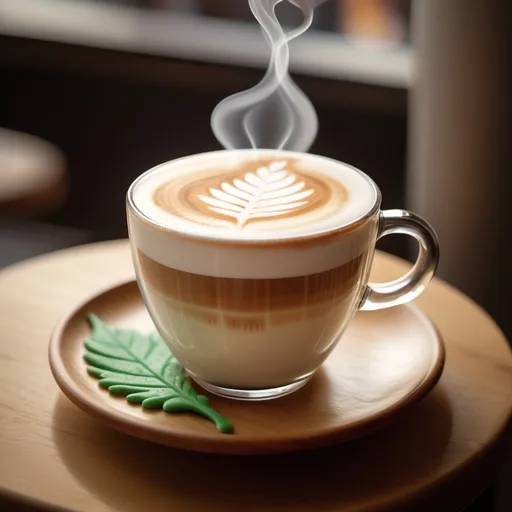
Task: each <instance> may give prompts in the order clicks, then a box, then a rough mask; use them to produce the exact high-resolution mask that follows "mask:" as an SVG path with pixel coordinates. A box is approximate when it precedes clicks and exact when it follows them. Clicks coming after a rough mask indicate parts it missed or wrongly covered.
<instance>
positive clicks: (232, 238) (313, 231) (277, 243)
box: [128, 150, 379, 279]
mask: <svg viewBox="0 0 512 512" xmlns="http://www.w3.org/2000/svg"><path fill="white" fill-rule="evenodd" d="M254 154H255V153H254V151H253V150H249V151H219V152H213V153H204V154H201V155H196V156H193V157H187V158H184V159H179V160H175V161H173V162H170V163H167V164H163V165H161V166H159V167H157V168H155V169H153V170H151V171H148V173H146V174H144V175H143V176H142V177H141V178H139V180H137V181H136V182H135V183H134V185H132V187H131V189H130V191H129V193H128V228H129V231H130V238H131V239H132V242H133V244H134V246H135V247H136V248H137V249H139V250H140V251H142V252H143V253H144V254H145V255H146V256H148V257H149V258H151V259H153V260H154V261H155V262H157V263H160V264H161V265H165V266H167V267H170V268H174V269H177V270H181V271H184V272H190V273H195V274H202V275H206V276H213V277H229V278H248V279H264V278H268V279H273V278H281V277H294V276H303V275H309V274H315V273H317V272H323V271H325V270H330V269H333V268H336V267H338V266H340V265H343V264H345V263H347V262H349V261H352V260H354V259H355V258H357V257H359V256H360V255H361V254H362V253H364V252H365V251H367V249H368V247H372V246H374V244H375V240H376V237H377V229H378V218H379V217H378V210H377V209H376V208H375V209H374V206H378V202H379V195H378V192H377V189H376V187H375V185H373V183H372V182H371V181H370V180H369V179H368V178H366V177H365V176H364V175H362V174H360V173H359V172H358V171H356V170H354V169H353V168H351V167H350V166H346V165H344V164H341V163H339V162H336V161H334V160H330V159H327V158H323V157H318V156H312V155H304V154H298V153H293V152H285V151H278V152H277V151H260V152H258V157H259V159H268V158H275V160H279V159H281V160H282V159H300V162H302V163H303V168H304V169H305V171H304V172H305V173H306V172H307V170H308V169H312V170H313V172H314V173H316V174H315V179H317V178H318V176H319V175H320V177H321V176H323V175H325V176H326V177H327V180H326V182H329V181H328V180H331V182H335V183H337V184H339V188H338V189H337V190H338V191H342V190H346V196H345V202H343V201H342V200H341V201H340V202H341V204H342V206H343V207H342V208H340V209H339V211H338V210H336V209H331V206H332V204H333V203H332V202H329V201H331V200H333V196H328V201H324V200H325V197H323V202H322V201H320V202H321V205H320V208H319V209H320V210H321V209H324V208H327V209H328V210H329V212H330V215H328V216H327V217H325V218H323V219H319V220H317V221H315V222H303V221H304V220H305V219H304V217H308V218H310V217H309V216H310V215H313V214H314V211H313V214H312V213H311V212H306V214H305V215H300V214H299V215H297V216H295V215H291V216H287V218H286V219H284V220H276V219H273V220H272V221H270V222H264V223H263V224H264V226H263V227H262V224H260V222H259V221H258V222H255V223H253V224H252V228H251V223H249V224H248V225H247V226H243V228H242V229H236V227H235V228H234V227H233V221H232V220H231V219H229V218H226V219H222V221H223V222H224V224H220V223H218V222H217V220H218V218H216V217H215V219H216V220H215V221H214V222H212V223H211V224H209V225H205V224H202V223H200V222H198V223H194V222H190V221H189V220H187V219H184V218H182V217H180V216H178V215H174V214H172V213H169V212H168V211H167V210H164V209H162V208H160V207H159V206H158V205H157V204H155V203H154V202H153V193H154V191H155V190H157V189H158V187H159V186H161V185H162V184H163V183H165V182H167V181H168V180H169V179H170V178H172V177H178V176H184V175H186V173H193V174H195V173H198V172H204V171H205V170H206V171H208V170H209V169H211V170H212V171H217V172H218V170H219V168H220V169H222V168H223V169H225V172H227V173H229V172H230V170H233V169H238V168H239V167H240V164H241V163H243V162H244V161H249V162H250V161H251V159H253V158H254ZM244 159H245V160H244ZM298 172H299V173H300V172H301V171H300V170H299V171H298ZM285 178H286V177H285ZM307 179H309V175H308V177H307ZM188 182H190V180H189V181H188ZM336 186H337V185H333V188H335V187H336ZM210 188H211V187H210ZM299 192H300V190H299ZM292 193H296V192H292ZM341 199H343V198H341ZM334 200H335V201H338V200H340V197H337V196H335V197H334ZM295 202H298V203H300V202H302V201H301V200H299V201H295ZM335 204H337V203H335ZM370 211H372V215H368V213H369V212H370ZM299 213H300V212H299ZM362 218H364V221H361V222H356V221H358V219H362ZM277 223H281V224H280V226H281V229H279V230H278V229H277V228H275V227H274V225H275V224H277ZM283 226H284V227H283ZM344 226H347V227H346V228H344ZM246 228H247V229H246ZM249 228H251V229H249ZM260 228H261V229H260ZM372 250H373V248H372Z"/></svg>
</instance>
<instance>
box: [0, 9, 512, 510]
mask: <svg viewBox="0 0 512 512" xmlns="http://www.w3.org/2000/svg"><path fill="white" fill-rule="evenodd" d="M505 5H506V2H505V1H500V0H487V1H485V2H484V1H483V0H450V1H449V2H447V1H445V0H414V1H412V2H411V1H409V0H386V1H385V0H327V1H326V2H324V3H323V4H321V5H320V6H319V7H318V8H317V9H316V13H315V18H314V23H313V26H312V27H311V28H310V30H308V32H307V33H306V34H304V35H303V36H301V37H300V38H298V39H297V40H295V41H294V42H293V43H292V45H291V72H292V75H293V78H294V79H295V80H296V82H297V83H298V85H299V86H300V87H301V88H302V89H303V90H304V92H305V93H306V94H307V95H308V96H309V98H310V99H311V101H312V102H313V104H314V105H315V107H316V109H317V112H318V117H319V127H320V129H319V133H318V136H317V139H316V142H315V143H314V145H313V147H312V148H311V151H312V152H315V153H319V154H323V155H326V156H329V157H332V158H336V159H338V160H341V161H344V162H348V163H350V164H352V165H355V166H357V167H359V168H360V169H362V170H363V171H365V172H366V173H367V174H369V175H370V176H371V177H372V178H373V179H374V180H375V181H376V182H377V183H378V184H379V186H380V188H381V189H382V192H383V197H384V205H383V206H384V208H402V207H407V208H410V209H412V210H415V211H417V212H418V213H420V214H422V215H425V216H426V218H427V219H428V220H429V221H430V222H431V223H432V224H433V225H434V227H435V228H436V230H437V231H438V233H439V237H440V241H441V247H442V252H441V263H440V267H439V272H438V275H439V276H440V277H442V278H444V279H446V280H447V281H448V282H450V283H452V284H453V285H455V286H457V287H458V288H460V289H461V290H463V291H464V292H465V293H467V294H469V295H470V296H471V297H472V298H473V299H474V300H476V301H477V302H478V303H480V304H481V305H482V306H483V307H484V308H486V309H487V310H488V311H489V312H490V314H491V315H492V316H493V317H494V318H495V319H496V321H497V322H498V323H499V324H500V326H501V327H502V328H503V329H504V331H505V333H506V334H507V335H508V337H509V339H510V338H512V318H511V314H510V305H511V303H510V292H509V289H510V287H511V286H512V272H511V271H510V267H509V261H508V259H509V257H508V248H509V247H510V245H511V244H510V233H511V229H510V225H511V222H512V214H511V209H510V207H509V203H510V199H511V193H512V192H511V191H512V188H511V179H510V173H509V166H510V163H509V162H510V158H509V156H510V155H509V152H510V146H511V145H510V143H509V141H508V135H509V134H510V129H509V120H510V91H511V90H512V89H511V87H510V63H511V62H512V60H511V59H510V52H509V50H508V48H512V45H510V41H509V39H510V30H509V28H508V27H507V26H506V20H508V19H509V18H508V16H507V15H506V14H505V10H504V9H505ZM278 14H279V17H280V19H281V20H282V22H283V23H284V24H285V25H290V26H292V25H295V24H296V23H297V22H298V19H299V18H298V16H299V13H298V11H297V10H296V9H295V8H293V7H292V6H290V5H289V4H288V3H286V2H283V3H282V4H280V5H279V6H278ZM268 57H269V52H268V48H267V47H266V44H265V42H264V40H263V37H262V35H261V32H260V29H259V27H258V26H257V24H256V22H255V21H254V20H253V17H252V15H251V13H250V10H249V7H248V4H247V1H246V0H1V1H0V94H1V95H0V101H1V106H0V267H2V266H6V265H8V264H11V263H14V262H16V261H20V260H23V259H26V258H29V257H32V256H35V255H38V254H42V253H46V252H50V251H53V250H57V249H61V248H64V247H70V246H73V245H77V244H82V243H87V242H94V241H100V240H108V239H114V238H120V237H126V236H127V231H126V222H125V213H124V197H125V193H126V190H127V188H128V186H129V184H130V183H131V182H132V181H133V179H134V178H135V177H136V176H138V175H139V174H141V173H142V172H143V171H145V170H147V169H148V168H150V167H152V166H154V165H156V164H158V163H161V162H163V161H166V160H170V159H173V158H176V157H179V156H183V155H187V154H191V153H197V152H202V151H207V150H214V149H218V148H219V146H218V143H217V141H216V140H215V138H214V136H213V134H212V132H211V129H210V115H211V112H212V110H213V108H214V107H215V105H216V104H217V103H218V102H219V101H220V100H222V99H223V98H225V97H227V96H229V95H231V94H233V93H235V92H238V91H241V90H243V89H247V88H249V87H251V86H253V85H254V84H256V83H257V82H258V81H259V79H260V78H261V77H262V75H263V72H264V69H265V68H266V65H267V63H268ZM379 248H381V249H384V250H387V251H390V252H392V253H395V254H398V255H400V256H402V257H405V258H409V259H412V258H414V256H415V253H414V248H411V247H409V246H408V245H407V244H406V243H405V242H404V241H403V240H401V237H387V238H386V241H385V242H383V243H382V244H380V245H379ZM486 510H487V509H486ZM503 510H505V508H503Z"/></svg>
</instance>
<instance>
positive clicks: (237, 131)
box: [211, 0, 323, 151]
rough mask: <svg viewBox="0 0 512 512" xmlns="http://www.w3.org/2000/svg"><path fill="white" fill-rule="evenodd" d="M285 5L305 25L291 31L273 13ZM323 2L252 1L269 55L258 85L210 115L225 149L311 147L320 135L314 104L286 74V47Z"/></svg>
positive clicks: (303, 149) (221, 103)
mask: <svg viewBox="0 0 512 512" xmlns="http://www.w3.org/2000/svg"><path fill="white" fill-rule="evenodd" d="M282 1H289V2H290V3H292V4H293V5H295V6H296V7H298V8H299V9H300V10H301V11H302V13H303V15H304V19H303V21H302V23H301V24H300V25H299V26H298V27H297V28H294V29H292V30H289V31H288V32H285V31H284V30H283V28H282V26H281V24H280V23H279V20H278V19H277V16H276V13H275V8H276V6H277V4H279V3H281V2H282ZM321 1H323V0H249V6H250V8H251V11H252V12H253V14H254V16H255V18H256V19H257V20H258V22H259V24H260V25H261V28H262V32H263V34H264V36H265V38H266V40H267V43H268V44H269V46H270V48H271V56H270V62H269V65H268V68H267V71H266V73H265V75H264V77H263V78H262V80H261V81H260V82H259V83H258V84H257V85H256V86H254V87H252V88H251V89H248V90H247V91H243V92H240V93H237V94H234V95H233V96H229V97H228V98H226V99H224V100H223V101H221V102H220V103H219V104H218V105H217V107H216V108H215V109H214V111H213V113H212V117H211V126H212V130H213V133H214V134H215V136H216V137H217V140H218V141H219V142H220V144H221V145H222V146H224V147H225V148H226V149H242V148H254V149H263V148H266V149H286V150H293V151H307V150H308V149H309V148H310V146H311V144H312V143H313V141H314V140H315V137H316V134H317V130H318V119H317V116H316V112H315V109H314V107H313V105H312V104H311V102H310V101H309V99H308V98H307V97H306V95H305V94H304V93H303V92H302V91H301V90H300V89H299V88H298V87H297V85H296V84H295V83H294V82H293V80H292V79H291V78H290V76H289V74H288V66H289V50H288V43H289V42H290V41H291V40H292V39H294V38H295V37H298V36H299V35H300V34H302V33H303V32H305V31H306V30H307V29H308V28H309V26H310V25H311V23H312V21H313V11H314V8H315V6H316V5H317V4H319V3H321Z"/></svg>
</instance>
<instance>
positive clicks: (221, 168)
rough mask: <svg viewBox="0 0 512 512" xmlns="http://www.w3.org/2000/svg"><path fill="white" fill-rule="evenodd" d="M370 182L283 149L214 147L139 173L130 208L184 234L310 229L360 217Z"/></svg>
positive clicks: (299, 233) (371, 191)
mask: <svg viewBox="0 0 512 512" xmlns="http://www.w3.org/2000/svg"><path fill="white" fill-rule="evenodd" d="M376 198H377V192H376V188H375V186H374V184H373V183H372V182H371V181H370V180H369V179H368V178H366V177H365V176H363V175H362V174H361V173H359V172H357V171H355V170H354V169H353V168H351V167H350V166H347V165H344V164H340V163H339V162H335V161H333V160H330V159H327V158H324V157H319V156H315V155H304V154H300V155H299V154H296V153H293V152H287V151H257V152H256V151H254V150H241V151H217V152H211V153H205V154H201V155H194V156H192V157H186V158H181V159H178V160H174V161H172V162H169V163H166V164H163V165H160V166H158V167H157V168H155V169H152V170H150V171H149V172H148V173H145V174H144V175H143V176H142V177H141V178H139V180H138V181H137V182H136V183H135V184H134V186H133V188H132V200H133V204H134V206H135V208H136V209H137V210H139V212H140V213H141V214H142V215H143V216H145V217H146V218H147V219H150V220H151V221H152V222H154V223H155V224H158V225H159V226H161V227H163V228H164V229H168V230H171V231H174V232H179V233H182V234H185V235H190V236H194V237H196V236H203V237H210V238H215V239H226V240H275V239H283V238H294V237H303V236H311V235H314V234H316V233H321V232H324V231H330V230H332V229H336V228H339V227H340V226H343V225H346V224H349V223H351V222H353V221H355V220H357V219H359V218H361V217H363V216H364V215H365V214H366V213H367V212H368V211H369V210H370V209H371V208H372V206H373V205H374V204H375V201H376Z"/></svg>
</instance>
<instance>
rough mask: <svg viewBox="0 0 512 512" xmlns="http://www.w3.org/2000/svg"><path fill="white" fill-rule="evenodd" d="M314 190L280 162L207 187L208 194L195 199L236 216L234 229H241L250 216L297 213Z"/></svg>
mask: <svg viewBox="0 0 512 512" xmlns="http://www.w3.org/2000/svg"><path fill="white" fill-rule="evenodd" d="M314 192H315V191H314V190H312V189H306V182H305V181H303V180H298V179H297V176H294V175H293V174H291V173H290V172H289V171H288V169H286V162H284V161H281V162H273V163H271V164H270V165H269V166H268V167H260V168H259V169H258V170H257V171H256V172H255V173H253V172H248V173H246V174H245V176H244V177H243V179H239V178H235V179H234V180H233V181H232V183H229V182H226V181H223V182H222V183H221V184H220V188H210V189H209V193H210V194H209V195H203V194H199V195H198V199H199V200H200V201H203V202H204V203H206V204H207V205H208V208H209V209H210V210H211V211H212V212H215V213H218V214H220V215H223V216H226V217H231V218H233V219H235V221H236V226H237V228H243V227H244V226H245V225H246V223H247V222H248V221H250V220H251V219H258V218H265V217H267V218H268V217H278V216H281V215H286V214H289V213H292V212H298V211H299V210H301V209H302V208H304V207H305V206H307V205H308V202H309V201H308V198H309V197H310V196H311V195H312V194H314Z"/></svg>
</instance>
